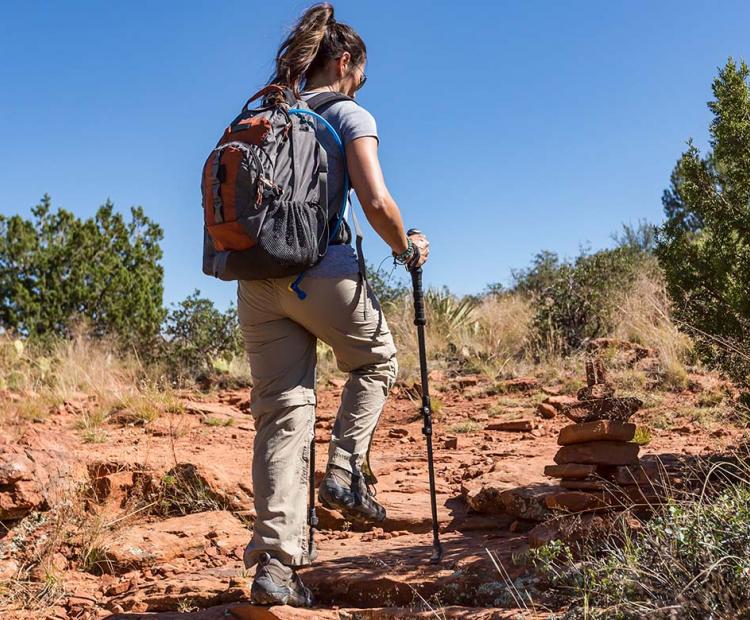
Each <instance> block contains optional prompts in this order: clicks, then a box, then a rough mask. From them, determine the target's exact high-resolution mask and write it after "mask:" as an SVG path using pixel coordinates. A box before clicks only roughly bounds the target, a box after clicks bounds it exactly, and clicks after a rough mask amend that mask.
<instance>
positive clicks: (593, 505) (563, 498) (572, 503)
mask: <svg viewBox="0 0 750 620" xmlns="http://www.w3.org/2000/svg"><path fill="white" fill-rule="evenodd" d="M545 502H546V504H547V508H549V509H550V510H564V511H566V512H586V511H590V510H603V509H606V508H609V504H608V502H607V501H606V500H605V499H604V497H603V496H602V494H601V493H584V492H583V491H562V492H560V493H555V494H554V495H549V496H547V497H546V498H545Z"/></svg>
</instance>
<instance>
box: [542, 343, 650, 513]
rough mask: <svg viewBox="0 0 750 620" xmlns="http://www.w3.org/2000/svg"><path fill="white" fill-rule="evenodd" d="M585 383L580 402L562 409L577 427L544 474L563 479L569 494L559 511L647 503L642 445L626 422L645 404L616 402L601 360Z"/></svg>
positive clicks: (567, 431) (590, 364)
mask: <svg viewBox="0 0 750 620" xmlns="http://www.w3.org/2000/svg"><path fill="white" fill-rule="evenodd" d="M586 383H587V385H586V387H584V388H581V389H580V390H579V391H578V394H577V397H578V402H576V403H574V404H570V405H568V406H566V407H564V408H563V409H562V413H563V414H564V415H565V416H566V417H568V418H569V419H570V420H571V421H572V422H573V424H570V425H568V426H565V427H564V428H563V429H562V430H561V431H560V434H559V437H558V440H557V443H558V444H559V445H560V446H561V447H560V449H559V450H558V451H557V454H556V455H555V457H554V460H555V463H556V464H555V465H548V466H547V467H545V469H544V473H545V475H547V476H549V477H551V478H559V479H560V486H561V487H563V489H566V490H569V491H571V493H570V494H568V495H569V497H567V498H566V497H565V495H566V494H565V493H563V494H562V496H561V497H560V498H559V499H560V500H562V501H561V506H559V507H560V508H568V509H573V507H574V506H577V507H579V508H580V509H582V510H586V509H591V508H604V507H607V506H613V505H617V504H618V503H624V501H625V500H626V499H627V498H630V499H631V500H632V501H636V502H639V501H643V500H644V499H646V498H645V497H644V490H643V489H642V488H641V487H640V486H639V484H641V483H642V480H641V479H642V478H643V472H642V471H641V468H640V467H639V459H638V452H639V450H640V446H639V445H638V444H637V443H635V442H634V441H633V439H634V437H635V430H636V426H635V424H632V423H630V422H628V420H629V419H630V418H631V417H632V416H633V414H634V413H636V411H638V409H640V408H641V407H642V406H643V403H642V402H641V401H640V400H639V399H638V398H634V397H621V398H618V397H615V389H614V387H613V386H612V384H611V383H609V382H608V381H607V374H606V371H605V368H604V364H603V362H602V360H601V358H596V359H589V360H587V361H586ZM613 500H614V501H613Z"/></svg>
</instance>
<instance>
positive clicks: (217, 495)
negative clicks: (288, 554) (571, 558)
mask: <svg viewBox="0 0 750 620" xmlns="http://www.w3.org/2000/svg"><path fill="white" fill-rule="evenodd" d="M434 383H435V386H436V388H437V389H436V393H437V395H438V398H437V399H436V400H437V401H439V407H438V411H437V414H436V421H435V436H436V471H437V488H438V505H439V515H440V523H441V533H442V540H443V544H444V546H445V557H444V559H443V561H442V563H441V564H440V565H438V566H431V565H429V563H428V559H429V556H430V551H431V540H432V539H431V533H430V523H431V522H430V507H429V495H428V485H427V475H426V459H425V449H424V441H423V437H422V434H421V420H420V419H419V418H418V417H417V412H418V403H417V401H416V400H415V399H414V398H413V397H410V396H409V393H408V390H405V389H404V388H401V389H400V390H398V389H397V393H396V394H395V395H394V397H392V398H391V399H390V400H389V402H388V404H387V406H386V409H385V411H384V414H383V418H382V420H381V423H380V425H379V427H378V430H377V434H376V438H375V442H374V447H373V457H372V463H373V469H374V471H375V473H376V475H377V476H378V478H379V483H378V487H377V488H378V497H379V499H380V500H381V501H382V503H383V504H384V505H385V506H386V508H387V510H388V518H387V520H386V521H385V522H384V523H383V524H382V527H380V528H376V529H374V530H369V531H356V529H357V528H353V527H352V526H351V524H349V523H346V522H345V521H344V520H343V519H342V518H341V516H340V515H338V514H337V513H333V512H330V511H327V510H325V509H322V508H319V516H320V522H321V525H320V531H319V532H318V533H317V544H318V548H319V552H320V556H319V559H318V561H317V562H316V563H315V564H314V565H313V566H311V567H308V568H305V569H304V570H303V571H302V573H301V574H302V577H303V579H304V581H305V582H306V584H308V585H309V586H310V587H312V589H313V590H314V592H315V594H316V596H317V599H318V601H319V606H320V608H319V609H316V610H313V611H309V612H304V611H299V610H291V609H288V608H274V609H272V610H262V609H259V608H250V607H248V606H247V605H243V604H242V601H243V600H245V599H246V597H247V594H248V592H249V580H248V579H247V576H246V575H245V573H244V571H243V567H242V562H241V557H242V550H243V547H244V545H245V544H246V542H247V540H248V539H249V536H250V532H249V531H248V530H247V526H248V524H249V523H250V522H251V521H252V518H253V510H252V486H251V480H250V462H251V458H252V443H253V437H254V432H253V425H252V418H251V416H250V414H249V412H248V406H247V405H248V403H247V397H248V393H247V391H225V392H219V393H215V394H212V395H210V396H205V395H204V396H201V395H199V394H197V393H187V392H186V393H184V394H182V399H183V403H184V411H183V412H180V413H168V412H165V413H163V414H162V415H161V417H159V418H158V419H157V420H155V421H153V422H151V423H149V424H147V425H145V426H144V425H138V424H132V423H131V424H124V425H123V424H115V423H108V424H107V425H106V434H107V440H106V441H105V442H103V443H91V444H84V443H82V442H81V439H80V434H79V432H78V431H77V430H76V420H77V416H76V414H75V410H76V409H75V407H72V406H71V407H68V408H67V409H66V408H60V410H59V411H58V412H57V413H55V414H54V415H51V416H50V417H49V418H47V419H46V420H45V421H44V422H43V423H39V424H34V425H32V426H30V427H28V428H26V429H24V430H23V432H22V433H21V435H20V438H19V437H13V438H11V440H10V442H9V443H7V444H6V446H9V445H11V444H14V446H15V447H14V448H13V450H16V451H18V452H19V454H20V453H21V452H23V451H25V452H26V454H31V455H32V456H33V458H35V459H36V461H37V462H39V463H42V462H44V458H45V456H44V455H45V454H47V455H49V454H50V451H51V450H53V449H54V450H57V451H58V452H60V453H61V454H62V453H64V455H65V456H64V458H63V457H61V456H60V454H58V455H57V457H56V459H57V462H62V461H63V460H67V461H69V462H70V463H71V467H70V468H68V469H66V470H65V471H66V474H65V475H67V476H72V477H74V478H77V479H78V481H79V482H81V483H84V482H85V480H86V478H87V477H88V478H89V483H88V484H90V485H91V486H92V488H93V491H90V492H89V495H88V499H87V504H88V509H89V512H94V513H96V514H98V515H99V519H98V523H99V525H100V527H99V529H98V530H97V536H96V540H95V541H94V542H93V543H92V544H91V545H90V547H91V549H90V551H91V557H90V558H89V561H88V565H87V566H83V565H82V562H81V560H80V556H76V554H75V553H74V552H73V542H70V543H68V544H65V545H62V546H61V550H60V551H59V552H58V553H57V555H56V556H55V558H56V559H55V561H56V562H57V565H56V566H57V568H56V571H57V574H59V579H60V580H61V583H63V584H64V587H65V596H63V597H61V598H59V600H55V601H54V602H53V605H52V607H50V608H48V609H47V610H45V611H44V612H38V611H35V612H21V611H10V610H7V611H6V612H4V613H3V616H2V617H3V618H95V617H105V618H113V619H115V618H117V619H120V618H122V619H125V618H130V619H134V618H147V617H148V618H160V619H162V620H167V619H173V618H190V619H195V620H198V619H201V620H208V619H210V618H224V617H237V618H289V619H291V618H339V617H341V618H355V617H356V618H419V617H446V618H511V617H517V615H516V614H519V613H520V614H522V617H527V618H534V617H546V614H545V613H543V610H538V609H537V610H534V609H524V607H523V604H521V606H520V607H519V603H518V601H517V600H516V598H514V597H516V595H515V592H514V588H518V589H522V588H523V587H524V585H526V584H527V581H528V579H529V576H528V575H526V574H525V572H524V570H525V569H524V568H523V567H522V566H518V565H516V563H514V561H513V557H514V556H515V555H517V554H519V553H521V552H523V551H524V550H525V549H527V548H528V536H527V533H526V532H528V530H529V529H530V528H531V527H532V526H533V525H534V522H533V521H532V520H530V519H527V518H524V516H523V515H522V516H520V517H519V515H518V514H515V515H514V514H511V513H509V512H508V511H505V510H496V509H494V510H488V511H487V513H488V514H478V513H477V512H475V511H473V510H471V509H470V508H469V504H468V503H467V499H468V500H469V502H471V501H472V498H476V497H477V494H478V493H479V491H481V490H482V489H485V492H486V491H487V490H488V489H489V490H491V491H492V492H493V493H500V492H502V491H503V490H506V489H511V488H516V487H524V486H531V487H534V485H538V486H539V488H543V485H549V484H551V482H552V481H550V479H548V478H545V476H544V474H543V471H544V467H545V465H549V464H550V463H552V462H553V460H552V459H553V456H554V454H555V452H556V451H557V449H558V447H559V446H558V445H557V443H556V440H557V434H558V432H559V430H560V429H561V428H562V427H563V426H565V425H567V424H568V423H569V422H568V420H566V419H565V418H563V417H562V416H560V415H558V416H557V417H555V418H553V419H541V418H540V417H539V416H538V415H537V414H536V406H537V404H538V403H539V402H541V401H542V400H543V399H544V398H545V397H546V396H547V394H545V393H544V392H543V391H542V389H541V388H542V386H541V385H540V384H536V383H535V382H530V385H523V384H522V385H520V387H519V385H515V384H510V385H508V386H506V390H507V392H506V393H504V394H502V395H498V394H496V392H497V390H496V389H493V386H491V385H489V384H488V383H485V382H483V381H482V380H480V379H478V378H476V377H461V378H458V379H446V378H445V377H441V376H438V375H436V376H435V381H434ZM554 391H556V390H555V389H549V388H547V392H554ZM340 392H341V388H340V387H334V386H328V387H326V388H325V389H322V390H321V392H320V394H319V415H318V423H317V426H316V434H317V437H318V448H319V449H318V450H317V464H316V465H317V473H318V476H319V477H321V476H322V474H323V470H324V467H325V459H326V444H325V442H326V441H327V438H328V436H329V435H330V429H331V426H332V423H333V417H334V415H335V411H336V405H337V402H338V397H339V395H340ZM694 397H695V395H694V394H688V393H683V394H675V395H673V396H670V397H669V398H672V399H673V401H674V402H677V401H678V400H680V399H681V400H683V401H684V400H686V399H691V398H694ZM669 398H667V399H666V400H665V401H664V402H663V403H662V404H661V405H660V406H661V407H663V408H665V409H669V407H670V401H669ZM121 418H122V416H121ZM126 418H127V416H125V418H124V419H126ZM518 419H523V420H531V421H532V422H533V424H532V425H534V426H536V428H533V429H532V430H531V431H530V432H523V431H521V432H504V431H498V430H483V429H484V428H485V427H486V426H487V425H488V424H492V423H497V422H499V421H514V420H518ZM635 421H636V422H637V421H638V420H637V419H636V420H635ZM677 426H678V430H677V431H659V430H652V441H651V443H650V444H649V445H648V446H646V447H645V448H644V449H643V450H642V453H641V454H642V455H644V454H646V455H647V454H664V453H670V454H683V455H684V454H702V453H705V452H710V451H713V450H717V449H720V448H722V447H723V446H724V445H726V444H727V443H728V442H731V441H732V440H733V439H734V438H736V436H737V435H738V433H739V430H735V429H731V428H724V429H720V432H718V431H717V432H714V433H709V432H706V431H702V430H701V429H699V428H698V427H696V426H695V425H693V424H682V425H680V423H679V422H678V423H677ZM6 452H8V453H10V448H8V450H7V451H6ZM14 454H15V453H14ZM19 458H20V456H19ZM80 464H83V465H85V467H81V466H80ZM177 464H182V465H180V467H178V468H177V469H175V466H176V465H177ZM186 464H189V465H186ZM71 472H74V473H71ZM181 472H182V473H181ZM186 472H187V474H189V476H190V478H189V479H190V480H191V481H193V482H195V481H198V482H197V483H196V484H194V485H193V487H191V488H192V492H191V493H192V495H190V497H188V498H185V497H184V496H180V497H172V496H170V495H169V494H166V495H165V492H164V485H165V481H166V483H167V484H168V485H169V484H172V485H174V482H175V480H178V481H179V480H180V479H181V478H180V476H181V475H183V474H186ZM187 474H186V475H187ZM175 488H177V487H175ZM144 498H145V499H144ZM179 501H182V502H183V503H182V504H180V503H179ZM165 502H172V503H171V504H169V506H170V508H171V509H172V511H173V512H174V508H175V506H180V507H181V508H182V510H183V512H188V513H189V514H185V515H180V514H173V515H171V516H170V515H169V514H164V511H163V510H162V512H160V509H163V508H164V505H165ZM48 503H54V501H49V502H48ZM475 507H476V504H475ZM177 512H179V510H178V511H177ZM511 512H512V511H511ZM526 516H528V515H526ZM102 523H103V524H104V526H102V525H101V524H102ZM23 524H24V522H23V521H22V522H21V525H17V528H21V527H22V525H23ZM23 527H25V528H26V530H23V531H20V530H19V529H16V530H11V531H10V533H8V534H6V536H5V537H4V538H3V539H0V543H2V544H4V545H5V547H6V551H5V552H4V553H2V554H0V571H2V570H3V569H5V570H8V566H7V564H8V562H11V561H16V562H17V561H18V560H17V559H16V560H12V553H11V552H9V551H8V549H10V547H11V546H12V545H11V544H10V542H9V541H10V540H11V539H13V540H14V541H15V542H14V543H13V544H14V545H15V547H14V548H15V549H16V550H17V551H18V554H19V557H20V555H22V554H23V552H22V551H20V550H19V549H21V548H23V547H24V542H23V541H24V540H26V539H24V536H26V537H27V539H28V541H31V539H32V538H33V539H34V540H35V541H36V542H35V543H32V542H27V544H26V547H29V546H33V544H36V545H37V546H38V540H39V539H40V536H41V537H45V536H46V537H49V536H50V532H51V528H52V525H51V524H50V523H49V522H47V523H41V524H38V525H36V526H34V527H35V528H36V529H34V527H32V526H30V525H23ZM19 541H20V542H19ZM11 551H12V549H11ZM490 554H492V556H494V559H495V562H497V563H498V564H499V565H500V566H501V567H502V569H503V570H504V571H507V573H506V574H505V575H501V574H499V572H498V570H497V568H496V566H495V565H494V563H493V561H492V559H491V558H490ZM58 556H59V557H58ZM76 557H78V559H76ZM3 563H5V565H4V564H3ZM11 568H12V566H11ZM84 568H85V569H86V570H83V569H84ZM48 570H49V569H48ZM38 577H39V575H38V574H37V578H38ZM420 608H421V609H423V610H426V611H424V615H422V612H419V611H417V610H418V609H420ZM430 608H432V609H434V610H436V611H430ZM346 610H356V613H355V612H354V611H346ZM178 612H179V613H178ZM40 613H41V615H39V614H40ZM228 614H229V615H228ZM353 614H354V615H353Z"/></svg>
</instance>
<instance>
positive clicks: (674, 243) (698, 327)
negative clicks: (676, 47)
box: [657, 58, 750, 383]
mask: <svg viewBox="0 0 750 620" xmlns="http://www.w3.org/2000/svg"><path fill="white" fill-rule="evenodd" d="M749 77H750V69H749V68H748V66H747V64H745V63H744V62H742V63H739V64H737V63H735V62H734V61H733V60H732V59H731V58H730V59H729V61H728V62H727V63H726V65H725V66H724V67H723V68H722V69H721V70H720V71H719V75H718V77H717V78H716V79H715V80H714V82H713V93H714V100H713V101H711V102H710V103H709V104H708V107H709V109H710V110H711V112H712V113H713V120H712V121H711V126H710V136H711V139H710V144H711V150H710V151H709V152H708V153H706V155H705V156H701V154H700V152H699V151H698V149H697V148H696V147H695V146H694V145H693V143H692V142H689V146H688V149H687V151H686V152H685V153H684V154H683V155H682V157H681V158H680V159H679V161H678V162H677V165H676V166H675V169H674V171H673V172H672V178H671V187H670V188H669V189H668V190H667V191H665V192H664V197H663V200H662V202H663V204H664V210H665V213H666V216H667V217H666V221H665V223H664V225H663V226H662V228H661V230H660V232H659V245H658V248H657V255H658V257H659V261H660V263H661V265H662V267H663V269H664V272H665V273H666V277H667V283H668V286H669V292H670V295H671V296H672V297H673V298H674V299H675V301H676V304H675V307H676V309H677V310H678V318H679V319H680V320H681V321H682V322H683V323H684V325H685V327H686V328H687V329H688V330H690V331H691V333H692V335H693V336H694V337H695V339H696V342H697V350H698V353H699V354H700V355H702V356H703V357H704V359H706V360H708V361H710V362H712V363H716V364H718V365H720V366H722V367H723V368H724V369H725V370H727V371H728V372H729V373H731V374H732V375H733V376H734V377H735V378H736V379H738V380H740V381H742V382H745V383H747V382H748V381H750V346H748V344H747V343H748V338H750V295H748V291H749V290H750V84H749V83H748V78H749Z"/></svg>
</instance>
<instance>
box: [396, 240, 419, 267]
mask: <svg viewBox="0 0 750 620" xmlns="http://www.w3.org/2000/svg"><path fill="white" fill-rule="evenodd" d="M414 249H415V247H414V242H413V241H412V240H411V239H408V238H407V245H406V249H405V250H404V251H403V252H401V254H396V253H395V252H393V260H394V261H395V262H397V263H398V264H399V265H406V263H408V262H409V260H410V259H411V258H412V256H414Z"/></svg>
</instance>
